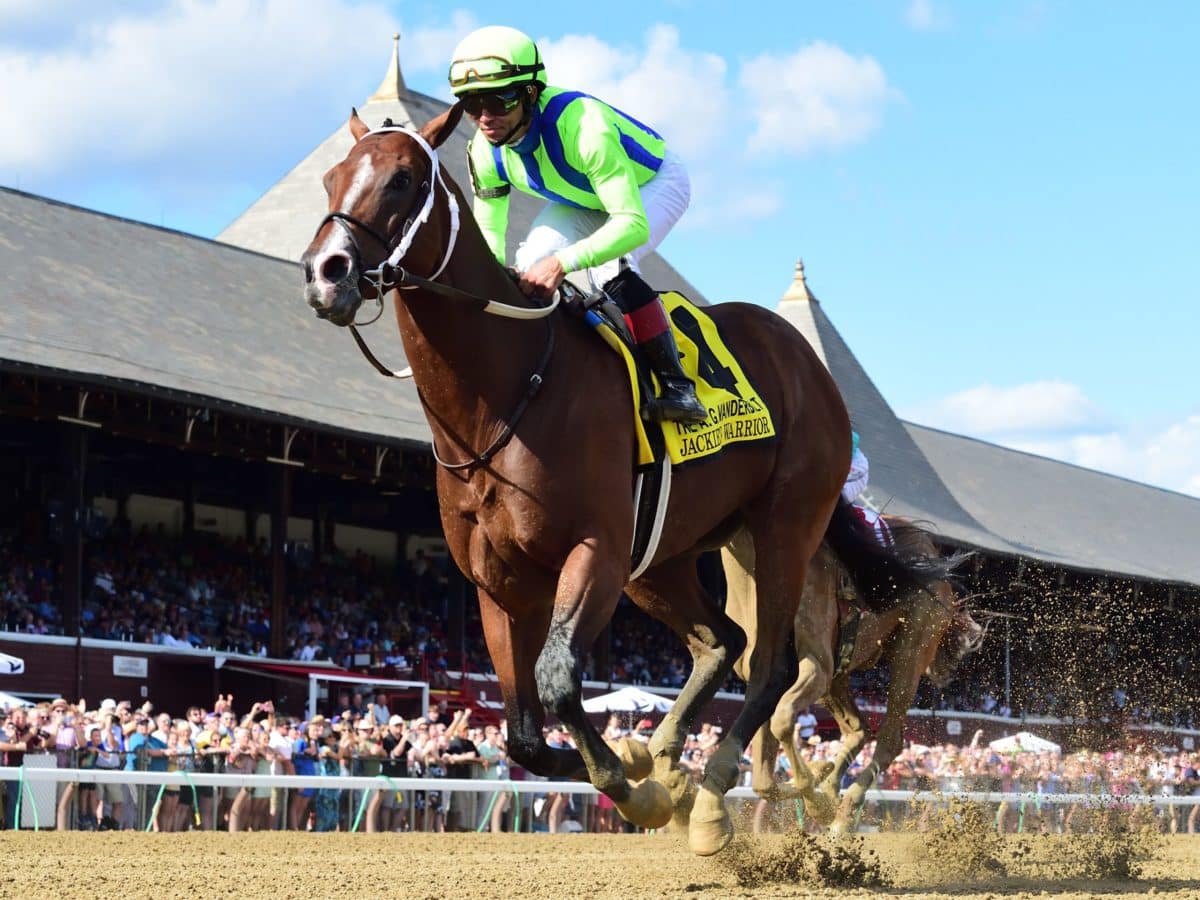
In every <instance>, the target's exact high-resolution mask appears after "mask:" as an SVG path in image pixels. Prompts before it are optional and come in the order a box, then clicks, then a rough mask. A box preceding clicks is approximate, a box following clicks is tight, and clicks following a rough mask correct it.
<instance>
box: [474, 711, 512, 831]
mask: <svg viewBox="0 0 1200 900" xmlns="http://www.w3.org/2000/svg"><path fill="white" fill-rule="evenodd" d="M475 750H476V752H477V753H478V754H479V761H480V765H482V766H483V776H482V777H483V778H487V779H490V780H492V781H497V782H503V781H505V780H507V778H508V750H507V748H506V746H505V743H504V739H503V738H502V736H501V734H500V729H499V728H498V727H497V726H495V725H486V726H484V729H483V743H481V744H478V745H477V746H476V748H475ZM498 787H499V785H498ZM508 795H509V791H508V790H506V789H504V788H503V787H500V789H499V790H497V791H496V792H495V793H494V794H492V797H491V801H490V804H489V807H488V809H489V810H490V812H489V811H485V812H484V819H483V820H482V821H480V823H479V830H481V831H482V830H483V829H484V828H485V827H486V828H487V830H488V831H491V832H492V833H494V834H498V833H500V832H501V831H503V830H504V827H503V826H504V813H505V811H506V810H507V809H508Z"/></svg>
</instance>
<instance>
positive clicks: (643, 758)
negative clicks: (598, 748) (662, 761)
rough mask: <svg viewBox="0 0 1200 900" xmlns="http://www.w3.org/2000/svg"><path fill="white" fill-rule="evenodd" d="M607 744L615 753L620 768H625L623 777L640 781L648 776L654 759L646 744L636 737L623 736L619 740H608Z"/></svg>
mask: <svg viewBox="0 0 1200 900" xmlns="http://www.w3.org/2000/svg"><path fill="white" fill-rule="evenodd" d="M608 746H609V747H610V748H612V751H613V753H615V754H617V759H619V760H620V761H621V768H622V769H624V770H625V777H626V778H628V779H629V780H630V781H642V780H643V779H645V778H649V777H650V773H651V772H652V771H653V770H654V759H653V758H652V757H651V756H650V751H649V750H648V749H647V747H646V745H645V744H643V743H642V742H641V741H639V740H638V739H637V738H628V737H625V738H621V739H620V740H619V741H610V742H609V744H608Z"/></svg>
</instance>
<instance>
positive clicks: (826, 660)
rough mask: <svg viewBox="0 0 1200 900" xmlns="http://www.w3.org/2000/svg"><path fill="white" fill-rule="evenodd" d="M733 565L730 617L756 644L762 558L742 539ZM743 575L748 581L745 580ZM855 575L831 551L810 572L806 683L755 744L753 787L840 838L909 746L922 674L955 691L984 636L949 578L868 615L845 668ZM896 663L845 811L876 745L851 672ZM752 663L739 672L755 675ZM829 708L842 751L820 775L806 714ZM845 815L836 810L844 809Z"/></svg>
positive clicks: (910, 540)
mask: <svg viewBox="0 0 1200 900" xmlns="http://www.w3.org/2000/svg"><path fill="white" fill-rule="evenodd" d="M888 524H889V526H890V528H891V533H892V535H893V538H894V540H895V542H896V546H897V551H898V552H899V553H901V554H902V555H907V556H915V557H918V558H931V557H934V556H936V555H937V548H936V547H935V546H934V545H933V542H932V541H931V540H930V538H929V536H928V534H927V533H926V532H924V531H922V530H921V529H920V528H917V527H915V526H913V525H911V524H909V523H906V522H904V521H902V520H899V519H895V518H889V519H888ZM722 552H723V554H725V555H727V556H728V557H729V558H728V559H727V560H726V566H725V570H726V579H727V581H728V594H729V599H728V601H727V604H726V611H727V612H728V613H729V614H730V615H731V616H732V617H733V619H734V620H735V621H737V622H738V623H739V624H742V625H743V627H745V628H746V629H747V634H748V636H749V639H750V641H751V643H753V641H754V622H753V614H754V598H753V596H752V593H753V590H754V586H753V584H752V583H750V582H749V581H748V580H747V579H746V577H745V571H746V566H748V565H751V566H752V565H753V563H752V560H753V552H752V550H751V548H749V547H748V546H743V545H742V543H741V541H740V539H737V540H735V541H734V542H732V543H731V545H730V546H729V547H728V548H726V549H725V550H724V551H722ZM962 558H963V556H962V555H961V554H959V555H955V556H951V557H949V558H948V559H947V560H946V561H945V569H946V571H949V570H951V569H953V568H954V567H956V566H957V565H958V563H959V562H960V561H961V559H962ZM739 573H740V575H739ZM847 577H848V573H847V571H846V569H845V567H844V566H843V565H842V563H841V562H840V561H839V560H838V558H837V556H836V555H835V554H834V553H833V552H832V551H831V550H830V549H829V548H828V547H827V546H824V545H822V546H821V548H820V549H819V550H818V551H817V554H816V556H815V557H814V558H813V561H812V563H811V564H810V566H809V569H808V574H807V582H806V584H805V585H804V595H803V598H802V600H801V603H800V606H799V608H798V610H797V612H796V620H795V629H794V639H795V642H796V649H797V653H798V655H799V656H800V659H801V664H800V670H799V674H798V677H797V679H796V682H795V683H794V684H793V685H792V686H791V687H789V688H788V689H787V691H786V692H784V695H783V697H782V698H781V699H780V701H779V705H778V706H777V707H776V709H775V712H774V714H773V715H772V716H771V718H770V721H769V722H767V723H765V724H764V725H763V726H762V728H761V729H760V731H759V733H758V736H757V737H756V738H755V740H754V747H753V752H752V754H751V758H752V761H753V775H752V778H753V781H752V784H753V787H754V790H755V791H756V792H757V793H758V794H759V796H761V797H764V798H766V799H770V800H782V799H792V798H800V799H803V800H804V805H805V812H806V814H807V815H808V816H810V817H811V818H812V819H813V820H814V821H816V822H818V823H820V824H822V825H831V824H832V829H833V830H834V831H845V830H848V829H849V828H851V827H852V824H853V822H854V820H855V817H856V816H857V814H858V811H859V809H860V808H861V806H862V804H863V802H864V800H865V799H866V792H867V791H868V790H870V788H871V786H872V785H873V784H874V782H875V779H876V777H877V776H878V774H879V773H880V772H884V771H887V768H888V766H890V765H891V764H892V761H893V760H894V759H895V758H896V756H897V755H898V754H899V753H900V751H901V750H902V749H903V743H904V721H905V718H906V716H907V714H908V710H909V707H910V706H911V704H912V700H913V697H914V696H915V695H916V692H917V684H918V682H919V681H920V680H921V677H922V675H924V676H925V677H927V678H929V679H930V680H931V681H932V682H933V683H934V684H936V685H938V686H943V685H945V684H946V683H947V682H948V681H949V679H950V676H951V675H952V674H953V672H954V669H955V668H956V667H957V666H958V664H959V662H961V660H962V658H963V657H964V656H966V655H967V654H968V653H972V652H974V651H976V650H978V649H979V646H980V644H981V643H982V641H983V635H984V629H983V627H982V626H981V625H979V623H978V622H976V621H975V620H974V619H973V618H972V617H971V615H970V613H969V611H968V610H967V609H966V608H965V607H964V606H963V604H962V601H961V600H960V599H959V598H958V596H957V595H956V593H955V590H954V588H953V586H952V585H951V584H950V582H949V581H947V580H945V579H942V580H938V581H936V582H934V583H932V584H931V585H929V586H928V588H927V589H925V590H912V591H908V592H905V593H903V594H901V595H900V596H899V597H898V598H897V602H896V603H895V604H894V605H893V606H892V607H891V608H889V609H886V610H884V611H882V612H877V613H873V612H869V611H866V612H862V613H861V617H860V618H859V621H858V625H857V631H856V633H855V634H854V640H853V647H852V650H851V652H850V655H849V658H848V659H847V660H845V661H844V664H843V665H841V666H839V664H838V663H839V661H838V656H839V655H840V653H839V651H840V650H841V647H840V643H841V633H840V627H839V618H840V617H841V616H840V613H841V609H840V606H841V604H840V598H839V595H840V594H841V593H842V589H843V587H844V586H845V585H846V583H847ZM880 661H886V662H887V664H888V671H889V676H890V677H889V682H888V690H887V712H886V713H885V716H884V721H883V725H882V726H881V727H880V728H879V731H878V732H877V733H876V735H875V753H874V755H873V756H872V758H871V763H870V765H868V766H866V767H865V768H864V769H863V770H862V772H860V773H859V775H858V777H857V778H856V779H855V782H854V784H853V785H851V786H850V788H848V789H847V791H846V793H845V794H844V795H843V796H842V798H841V804H840V805H838V786H839V784H840V783H841V779H842V775H843V774H844V773H845V771H846V769H847V767H849V765H850V763H851V762H852V761H853V760H854V758H855V757H856V756H857V755H858V752H859V751H860V750H861V749H862V747H863V745H864V744H865V743H866V740H867V731H866V728H865V727H864V725H863V718H862V715H861V713H860V711H859V709H858V705H857V704H856V703H855V702H854V698H853V697H852V696H851V694H850V673H851V672H860V671H865V670H867V669H871V668H874V667H875V666H876V665H878V664H879V662H880ZM745 663H746V660H745V659H743V660H739V662H738V664H737V666H735V670H737V671H739V674H743V677H744V676H745V674H746V673H745V672H744V671H743V670H744V669H745ZM818 700H820V701H822V702H823V703H824V705H825V707H826V708H827V709H828V710H829V711H830V712H831V713H832V714H833V717H834V719H835V720H836V721H837V723H838V729H839V730H840V732H841V739H842V740H841V746H840V747H839V748H838V753H837V756H836V757H835V760H834V762H833V764H832V765H829V764H825V765H824V766H823V767H822V768H820V769H818V770H817V771H812V770H810V769H809V767H808V766H807V765H806V764H805V763H804V761H803V760H802V759H801V758H800V756H799V754H798V752H797V748H796V746H795V722H796V717H797V715H798V714H799V713H800V712H801V711H802V710H803V709H805V708H807V707H808V706H809V705H810V704H812V703H815V702H817V701H818ZM780 745H782V746H783V749H784V752H785V753H786V754H787V757H788V762H790V763H791V766H792V780H791V782H790V783H787V784H783V785H780V784H777V783H776V782H775V778H774V771H775V757H776V755H777V753H778V750H779V747H780ZM835 809H836V812H835Z"/></svg>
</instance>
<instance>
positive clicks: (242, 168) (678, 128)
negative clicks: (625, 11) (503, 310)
mask: <svg viewBox="0 0 1200 900" xmlns="http://www.w3.org/2000/svg"><path fill="white" fill-rule="evenodd" d="M63 3H64V4H66V6H65V7H62V6H61V5H55V8H54V10H53V11H52V10H51V9H50V6H51V4H45V3H44V2H40V3H39V2H35V0H0V71H3V72H4V77H3V84H4V86H3V89H2V90H0V129H3V133H4V135H5V140H4V141H3V142H0V182H3V183H11V184H20V185H23V186H25V187H27V188H28V189H32V190H34V191H37V192H39V193H49V194H51V195H58V196H67V197H72V198H75V199H80V198H81V197H86V196H87V195H88V191H89V190H92V189H93V188H94V187H95V186H96V185H100V184H104V185H108V186H109V194H115V195H118V196H122V197H124V196H126V195H130V194H132V193H136V192H137V191H139V190H144V191H146V192H148V193H149V194H150V195H151V196H154V197H156V198H158V199H160V200H161V206H162V208H163V209H164V211H168V210H169V211H170V213H171V215H170V218H171V221H172V222H173V223H175V222H178V221H179V219H180V215H181V213H180V210H182V209H192V210H193V211H195V210H196V209H197V207H196V205H195V203H194V198H192V197H191V196H190V194H189V191H190V192H191V193H195V192H196V191H195V190H193V188H195V189H196V190H199V191H200V194H201V196H203V197H205V198H208V199H207V200H206V201H205V202H206V203H208V204H209V205H210V206H211V205H213V203H214V201H213V200H212V198H215V197H219V196H223V195H230V194H231V193H236V194H238V195H239V196H240V195H241V194H242V193H244V190H245V188H244V186H245V185H246V184H259V183H261V182H262V181H263V179H265V178H269V177H272V176H273V177H278V175H279V174H280V165H281V161H280V147H281V146H284V145H288V144H289V143H290V144H296V145H304V146H301V147H300V149H301V150H303V149H306V148H307V147H308V146H312V143H315V141H317V140H320V139H321V138H323V137H324V136H325V134H326V133H327V131H328V127H329V126H328V123H329V121H330V117H331V116H336V115H343V114H344V113H345V112H348V110H349V107H350V105H352V104H353V103H355V102H357V101H359V100H361V98H362V97H363V96H364V92H366V91H369V90H370V89H371V88H373V87H374V86H375V84H376V83H377V81H376V78H377V77H378V75H379V74H380V72H381V71H382V68H383V62H384V60H385V59H386V53H387V50H388V40H389V38H390V36H391V33H392V32H393V31H395V30H397V24H398V23H397V22H396V19H395V16H394V15H393V13H392V12H391V11H389V9H388V8H387V5H386V0H310V2H306V3H303V4H295V3H291V2H288V0H128V2H127V3H124V4H122V5H120V6H119V7H116V8H114V7H112V5H110V4H95V3H94V2H91V3H89V2H85V0H63ZM64 8H65V10H66V15H65V16H64V15H62V10H63V9H64ZM64 19H66V20H67V21H68V24H66V25H64V24H62V22H63V20H64ZM438 22H439V24H435V25H431V26H427V27H420V28H411V29H410V28H407V27H400V28H399V30H400V32H401V57H402V62H403V66H404V69H405V71H406V72H408V73H413V74H420V75H421V76H423V77H425V78H428V77H429V75H430V74H436V75H437V76H438V77H439V79H440V77H441V76H442V74H443V73H444V71H445V68H446V66H447V60H448V59H449V57H450V55H451V52H452V50H453V47H454V45H455V44H456V43H457V42H458V41H459V40H460V39H461V38H462V37H463V36H464V35H465V34H467V33H468V32H469V31H470V30H472V29H473V28H475V27H477V26H478V24H479V23H478V21H477V20H476V18H475V17H474V15H472V14H471V13H469V12H466V11H463V10H458V11H455V12H453V13H449V12H447V13H445V14H443V15H442V17H440V18H439V20H438ZM539 44H540V45H541V47H542V50H543V53H544V54H545V56H546V60H547V66H548V69H549V76H550V79H551V81H552V82H553V83H555V84H559V85H564V86H568V87H572V88H578V89H580V90H584V91H587V92H589V93H593V94H595V95H597V96H599V97H602V98H604V99H605V100H607V101H609V102H611V103H613V104H614V105H615V106H617V107H619V108H621V109H623V110H625V111H626V112H628V113H629V114H630V115H632V116H634V117H636V118H639V119H642V120H644V121H645V122H647V124H650V125H652V126H653V127H655V128H656V129H658V130H660V131H661V132H662V133H663V134H664V135H665V136H666V137H667V139H668V142H669V144H670V146H671V147H672V148H673V149H674V150H676V151H677V152H679V153H680V154H681V155H682V156H683V157H684V159H685V160H686V161H687V162H688V165H689V170H690V171H691V174H692V178H693V200H692V210H691V212H689V215H688V217H687V218H686V219H685V220H684V227H705V226H706V225H709V224H716V225H720V226H721V227H728V225H729V223H730V222H732V221H746V220H751V219H761V218H765V217H769V216H771V215H772V214H774V213H776V212H777V211H778V210H779V209H780V208H781V206H782V205H783V200H782V199H781V194H780V192H779V189H778V185H777V182H778V178H777V177H776V176H775V174H774V173H773V172H772V171H771V169H770V165H771V164H772V163H773V162H775V160H774V159H773V157H772V156H771V155H769V154H764V155H758V156H756V157H755V158H753V159H750V158H749V157H748V156H747V150H746V147H745V146H744V138H743V137H742V136H744V135H747V134H751V133H753V134H754V135H755V140H756V141H759V142H764V141H765V142H767V143H769V144H770V145H771V146H772V147H777V148H780V149H782V150H784V151H789V150H795V149H796V148H797V147H804V146H837V145H840V144H844V143H847V142H850V141H853V140H858V139H861V138H862V137H864V136H866V135H867V134H869V133H870V132H871V131H873V130H874V128H876V127H877V124H878V116H877V109H878V104H879V103H881V102H882V101H877V99H876V98H877V97H878V96H880V95H881V94H884V93H886V79H885V78H884V77H883V74H882V70H881V69H880V68H879V66H878V65H877V64H876V63H875V62H874V61H872V60H870V59H869V58H853V57H851V56H849V55H848V54H846V53H845V52H844V51H842V50H839V49H838V48H836V47H833V46H830V45H827V44H814V45H811V46H808V47H804V48H802V49H800V50H798V51H797V52H796V53H795V54H794V55H792V56H790V57H787V58H786V59H781V60H780V64H782V65H784V66H785V67H786V68H787V69H788V70H789V72H790V76H789V79H788V80H787V81H786V83H784V84H780V85H775V86H773V87H770V86H769V87H768V88H766V89H765V91H759V90H756V91H753V92H751V95H752V96H758V97H759V98H760V99H759V101H758V106H756V107H754V108H753V109H750V110H747V109H746V108H745V107H744V104H743V102H742V101H740V100H739V102H736V103H735V102H734V100H733V92H734V91H735V90H737V89H738V84H739V81H741V82H745V80H746V79H747V78H749V77H751V76H749V75H746V74H745V73H743V74H742V76H741V78H740V79H739V78H738V77H737V73H736V72H731V70H730V63H728V62H727V61H726V59H724V58H722V57H721V56H719V55H717V54H714V53H709V52H705V51H701V50H696V49H692V48H689V47H687V46H685V44H684V43H683V41H682V39H681V35H680V31H679V29H678V28H676V27H674V26H671V25H662V24H660V25H653V26H650V27H649V28H647V29H646V30H645V31H644V33H643V34H642V36H641V39H640V41H639V42H637V43H631V44H609V43H606V42H604V41H602V40H600V39H598V38H596V37H593V36H588V35H568V36H565V37H560V38H556V39H547V38H545V37H539ZM372 48H374V49H372ZM770 64H771V58H769V57H759V58H758V59H757V60H755V61H753V62H751V63H749V64H747V66H748V67H749V71H750V72H751V73H752V72H753V67H754V66H762V65H770ZM754 80H755V81H757V80H758V78H757V76H754ZM779 104H782V105H783V106H786V108H787V109H789V110H791V109H800V110H801V114H800V115H799V116H795V115H789V116H788V117H787V118H786V120H784V121H779V122H776V121H775V120H774V119H772V118H771V116H772V115H774V113H773V111H772V110H771V107H772V106H773V105H779ZM763 117H765V120H764V118H763ZM283 129H286V134H281V130H283ZM780 134H783V135H784V137H783V139H782V140H779V139H777V138H778V136H779V135H780ZM718 145H719V147H720V153H716V152H714V147H716V146H718ZM756 149H760V148H757V146H756ZM288 161H291V160H288ZM66 185H70V187H66ZM201 205H203V204H201ZM218 205H219V204H218ZM182 215H183V216H185V217H186V216H187V215H188V214H187V213H183V214H182ZM196 215H207V216H210V217H213V218H216V219H219V218H221V215H220V213H219V211H217V209H216V208H215V207H214V208H213V209H212V210H210V211H209V212H207V213H203V214H200V213H196Z"/></svg>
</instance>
